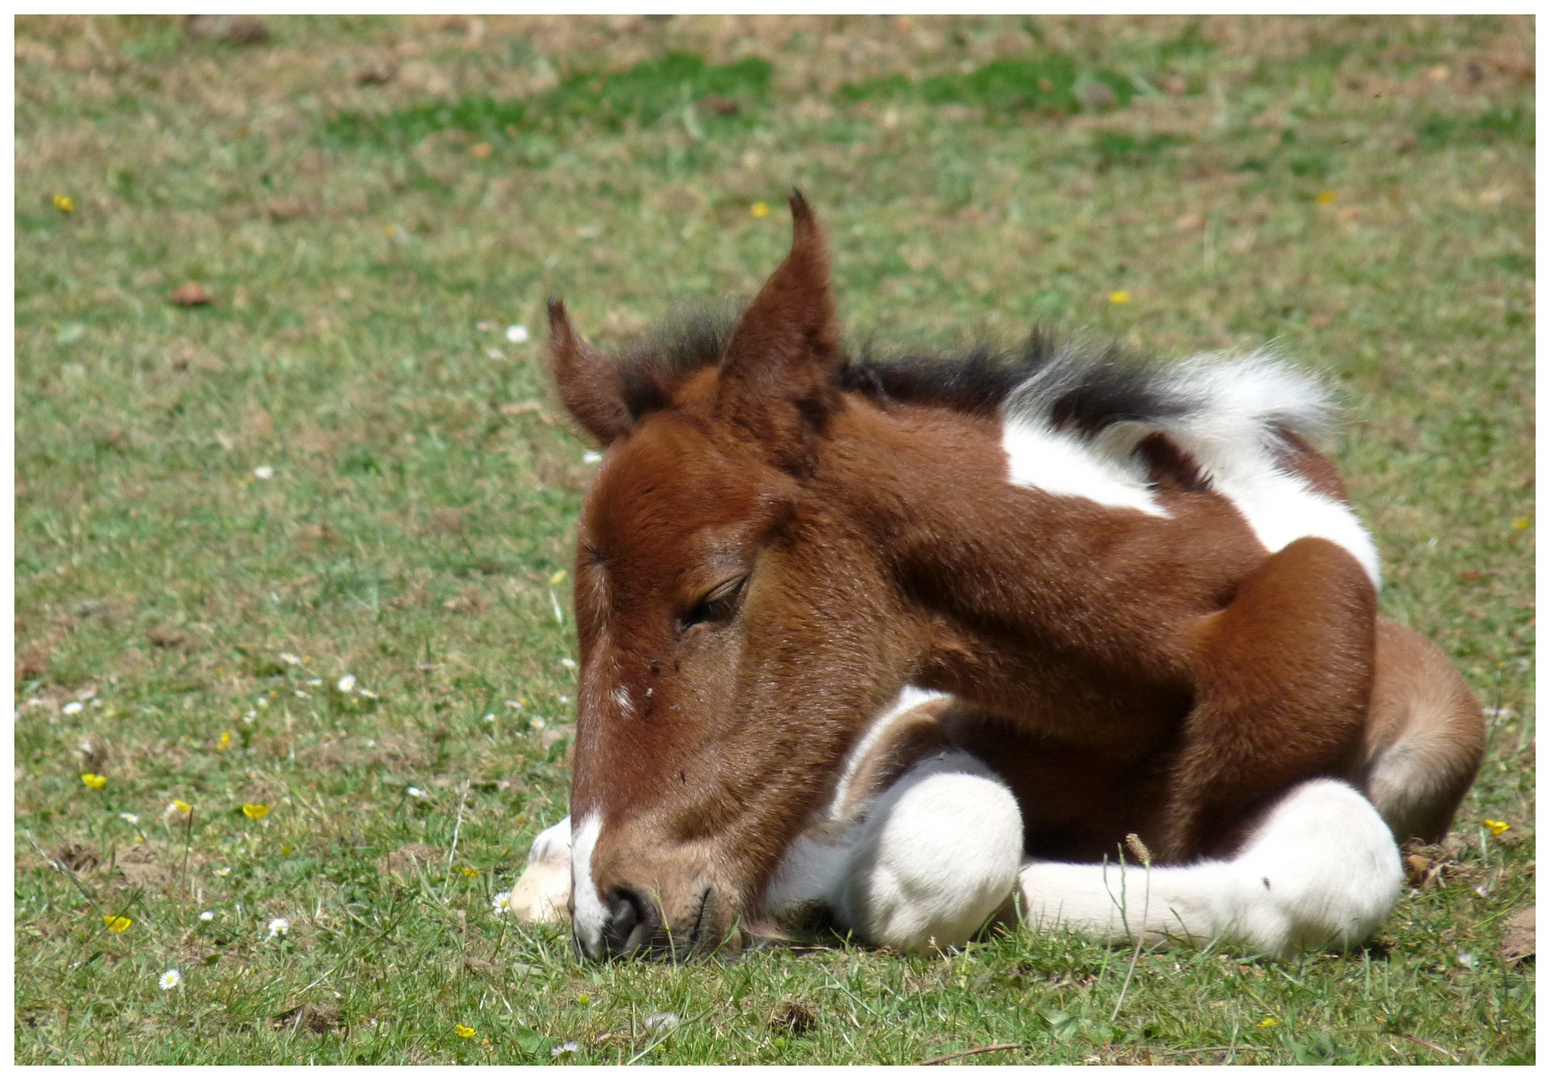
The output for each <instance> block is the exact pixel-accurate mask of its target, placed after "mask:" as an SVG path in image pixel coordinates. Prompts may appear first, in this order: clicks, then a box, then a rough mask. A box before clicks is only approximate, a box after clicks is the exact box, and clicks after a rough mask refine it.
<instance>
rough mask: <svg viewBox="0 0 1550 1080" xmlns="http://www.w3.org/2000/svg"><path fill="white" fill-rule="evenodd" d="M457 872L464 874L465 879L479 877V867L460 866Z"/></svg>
mask: <svg viewBox="0 0 1550 1080" xmlns="http://www.w3.org/2000/svg"><path fill="white" fill-rule="evenodd" d="M457 872H458V873H460V874H462V875H463V876H465V877H478V876H479V870H478V868H477V867H473V866H460V867H458V868H457Z"/></svg>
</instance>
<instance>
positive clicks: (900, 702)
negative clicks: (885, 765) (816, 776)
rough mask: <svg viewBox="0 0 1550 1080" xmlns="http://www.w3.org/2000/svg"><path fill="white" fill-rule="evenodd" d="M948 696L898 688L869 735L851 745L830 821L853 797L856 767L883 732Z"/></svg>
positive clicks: (911, 688)
mask: <svg viewBox="0 0 1550 1080" xmlns="http://www.w3.org/2000/svg"><path fill="white" fill-rule="evenodd" d="M946 696H947V695H946V694H941V693H938V692H936V691H935V690H922V689H921V688H920V687H918V686H906V687H905V688H904V689H902V690H900V691H899V696H898V697H897V698H895V699H894V702H893V704H892V705H890V706H888V708H886V709H884V710H883V711H882V712H881V713H880V714H879V715H878V717H877V719H875V720H873V721H872V723H871V726H869V727H868V728H867V730H866V734H864V735H862V736H861V739H860V741H859V742H857V743H856V745H855V746H854V747H852V748H851V751H850V753H849V754H848V755H847V756H846V758H845V767H844V769H842V770H841V771H840V778H839V781H838V782H837V783H836V784H835V787H834V798H833V799H831V800H830V801H829V811H828V815H827V816H828V818H829V819H830V820H835V819H838V818H839V816H840V814H841V813H842V811H843V810H844V808H845V800H846V799H848V798H850V785H851V783H852V782H853V781H854V780H855V776H856V770H857V769H859V768H860V767H861V763H862V762H863V761H865V760H866V759H867V755H868V754H870V753H871V752H872V748H873V747H875V746H876V745H877V743H878V741H879V740H880V739H882V737H883V736H884V735H886V734H888V730H889V729H890V728H892V727H893V725H894V724H895V723H896V722H897V721H898V720H899V718H900V717H902V716H903V715H904V714H905V713H907V712H909V711H910V710H911V709H913V708H915V707H916V706H917V705H924V704H925V703H926V702H928V701H935V700H937V699H938V698H944V697H946Z"/></svg>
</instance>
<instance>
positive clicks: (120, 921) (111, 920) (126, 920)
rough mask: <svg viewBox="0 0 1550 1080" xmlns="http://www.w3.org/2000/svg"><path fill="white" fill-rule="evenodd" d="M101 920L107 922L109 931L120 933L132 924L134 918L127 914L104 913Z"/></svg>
mask: <svg viewBox="0 0 1550 1080" xmlns="http://www.w3.org/2000/svg"><path fill="white" fill-rule="evenodd" d="M102 921H103V922H105V923H107V924H108V930H109V932H110V933H114V934H122V933H123V932H124V931H125V930H128V929H129V928H130V927H131V926H133V925H134V920H133V919H131V918H130V917H129V916H128V915H104V916H103V917H102Z"/></svg>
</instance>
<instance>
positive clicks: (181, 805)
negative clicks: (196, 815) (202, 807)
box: [172, 799, 194, 814]
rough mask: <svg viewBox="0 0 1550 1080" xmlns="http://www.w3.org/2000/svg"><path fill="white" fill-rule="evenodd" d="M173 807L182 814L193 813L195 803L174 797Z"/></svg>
mask: <svg viewBox="0 0 1550 1080" xmlns="http://www.w3.org/2000/svg"><path fill="white" fill-rule="evenodd" d="M172 808H173V809H174V810H176V811H177V812H178V813H180V814H192V813H193V812H194V807H193V804H191V803H186V802H184V801H183V800H182V799H173V800H172Z"/></svg>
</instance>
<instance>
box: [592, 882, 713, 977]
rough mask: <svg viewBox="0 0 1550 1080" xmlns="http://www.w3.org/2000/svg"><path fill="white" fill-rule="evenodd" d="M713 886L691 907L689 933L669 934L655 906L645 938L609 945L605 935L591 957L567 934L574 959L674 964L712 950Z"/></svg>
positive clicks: (661, 915) (670, 930)
mask: <svg viewBox="0 0 1550 1080" xmlns="http://www.w3.org/2000/svg"><path fill="white" fill-rule="evenodd" d="M715 897H716V887H715V885H706V886H705V888H704V890H703V891H702V892H701V893H700V898H699V902H698V903H697V904H696V905H695V906H694V919H693V921H692V922H691V923H690V924H689V934H688V936H687V937H681V936H679V935H676V934H675V933H674V932H673V928H672V927H671V926H670V925H668V922H667V920H666V918H665V917H664V916H665V914H666V913H665V912H663V911H662V909H661V908H660V907H657V908H656V910H655V912H654V913H653V914H654V915H655V918H654V919H653V920H652V921H655V922H657V928H656V929H655V931H654V932H649V934H648V935H638V934H631V935H630V938H631V939H635V940H629V939H627V940H626V941H625V942H619V943H614V942H611V941H610V940H609V939H608V937H607V935H604V937H603V939H602V940H601V941H600V942H599V945H598V955H597V956H592V955H591V954H590V953H589V952H588V950H587V948H586V946H585V945H584V944H583V942H582V939H581V934H580V933H579V932H577V931H576V930H575V929H573V930H572V932H571V945H572V946H573V948H574V949H575V952H576V958H577V959H578V960H581V961H583V962H588V961H591V962H597V963H602V962H605V961H606V962H612V961H617V960H653V961H670V962H673V963H678V962H681V961H684V960H689V959H692V958H694V957H696V956H700V955H703V954H706V953H710V952H712V951H714V949H715V947H716V945H717V944H719V942H718V941H717V940H716V939H715V938H714V936H713V934H714V922H715Z"/></svg>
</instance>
